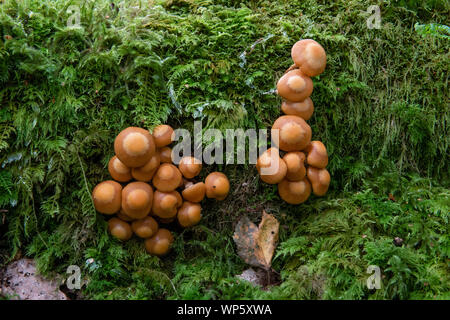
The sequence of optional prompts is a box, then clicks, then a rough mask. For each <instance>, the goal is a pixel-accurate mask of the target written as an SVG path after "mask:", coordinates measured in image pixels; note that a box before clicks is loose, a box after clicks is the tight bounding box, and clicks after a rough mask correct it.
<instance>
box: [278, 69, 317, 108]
mask: <svg viewBox="0 0 450 320" xmlns="http://www.w3.org/2000/svg"><path fill="white" fill-rule="evenodd" d="M277 91H278V94H279V95H280V96H281V97H283V98H284V99H286V100H288V101H292V102H298V101H303V100H305V99H306V98H308V97H309V96H310V95H311V93H312V92H313V82H312V80H311V78H310V77H308V76H306V75H304V74H303V73H301V71H300V70H298V69H294V70H291V71H288V72H286V73H285V74H284V75H283V76H282V77H281V78H280V80H278V83H277Z"/></svg>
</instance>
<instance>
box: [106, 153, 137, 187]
mask: <svg viewBox="0 0 450 320" xmlns="http://www.w3.org/2000/svg"><path fill="white" fill-rule="evenodd" d="M108 171H109V174H110V175H111V177H112V178H113V179H114V180H117V181H120V182H127V181H130V180H131V169H130V168H128V167H127V166H126V165H124V164H123V163H122V161H120V160H119V158H117V156H114V157H112V158H111V159H110V160H109V162H108Z"/></svg>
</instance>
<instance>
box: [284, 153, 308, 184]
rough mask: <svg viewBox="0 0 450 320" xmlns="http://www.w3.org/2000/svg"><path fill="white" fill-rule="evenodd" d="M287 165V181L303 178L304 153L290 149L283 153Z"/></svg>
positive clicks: (304, 172)
mask: <svg viewBox="0 0 450 320" xmlns="http://www.w3.org/2000/svg"><path fill="white" fill-rule="evenodd" d="M283 160H284V162H285V163H286V166H287V172H286V179H287V180H289V181H300V180H303V178H305V175H306V168H305V154H304V153H303V152H300V151H291V152H288V153H286V154H285V155H284V157H283Z"/></svg>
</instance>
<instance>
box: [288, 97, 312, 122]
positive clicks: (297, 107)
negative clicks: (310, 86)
mask: <svg viewBox="0 0 450 320" xmlns="http://www.w3.org/2000/svg"><path fill="white" fill-rule="evenodd" d="M281 110H282V111H283V112H284V114H287V115H292V116H297V117H300V118H303V120H309V119H310V118H311V116H312V114H313V112H314V103H313V101H312V100H311V98H310V97H308V98H306V99H305V100H303V101H298V102H292V101H286V100H284V101H283V103H282V104H281Z"/></svg>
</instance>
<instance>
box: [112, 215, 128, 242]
mask: <svg viewBox="0 0 450 320" xmlns="http://www.w3.org/2000/svg"><path fill="white" fill-rule="evenodd" d="M108 231H109V233H111V235H112V236H114V237H116V238H117V239H119V240H122V241H126V240H129V239H130V238H131V236H132V235H133V233H132V232H131V227H130V224H128V223H127V222H125V221H122V220H120V219H119V218H111V219H109V221H108Z"/></svg>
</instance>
